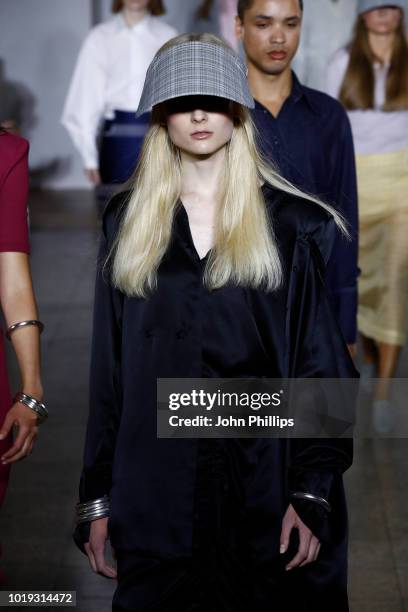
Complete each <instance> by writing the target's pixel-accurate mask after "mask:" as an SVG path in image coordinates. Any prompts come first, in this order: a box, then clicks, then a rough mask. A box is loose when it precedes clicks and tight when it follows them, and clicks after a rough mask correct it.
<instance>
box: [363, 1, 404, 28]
mask: <svg viewBox="0 0 408 612" xmlns="http://www.w3.org/2000/svg"><path fill="white" fill-rule="evenodd" d="M363 19H364V23H365V26H366V28H367V30H368V31H369V32H372V33H373V34H383V35H387V34H392V33H394V32H396V30H397V29H398V27H399V25H400V23H401V19H402V11H401V9H400V8H398V7H395V6H386V7H383V8H378V9H374V10H372V11H368V12H367V13H363Z"/></svg>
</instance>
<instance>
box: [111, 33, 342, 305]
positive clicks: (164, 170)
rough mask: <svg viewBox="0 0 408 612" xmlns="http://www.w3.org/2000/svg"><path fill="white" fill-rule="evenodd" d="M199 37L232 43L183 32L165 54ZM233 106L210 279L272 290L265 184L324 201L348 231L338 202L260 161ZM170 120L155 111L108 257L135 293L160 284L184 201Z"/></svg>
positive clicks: (273, 260) (120, 281)
mask: <svg viewBox="0 0 408 612" xmlns="http://www.w3.org/2000/svg"><path fill="white" fill-rule="evenodd" d="M196 40H197V41H201V42H210V43H214V44H218V45H224V46H225V45H226V43H224V41H222V40H221V39H220V38H218V37H217V36H214V35H212V34H183V35H181V36H177V37H176V38H174V39H172V40H171V41H169V42H167V43H166V44H165V45H164V46H163V47H162V48H161V49H160V50H159V51H158V53H161V52H162V51H163V50H164V49H167V48H169V46H172V45H177V44H181V43H184V42H188V41H196ZM232 108H233V119H234V129H233V133H232V137H231V140H230V141H229V142H228V143H227V145H226V155H225V171H224V173H223V176H224V180H223V184H222V185H220V190H219V203H220V205H219V208H218V211H217V215H218V216H217V220H216V234H215V241H214V247H213V248H212V249H211V251H210V255H209V257H208V260H207V262H206V267H205V271H204V283H205V285H206V286H207V288H208V289H210V290H213V289H218V288H220V287H222V286H224V285H226V284H227V283H233V284H238V285H245V286H249V287H254V288H256V287H263V288H264V289H265V290H267V291H272V290H274V289H277V288H278V287H279V286H280V285H281V282H282V267H281V263H280V257H279V252H278V248H277V245H276V240H275V238H274V233H273V228H271V227H270V223H269V220H268V216H267V211H266V205H265V200H264V196H263V193H262V189H261V186H262V183H264V182H265V183H268V184H269V185H271V186H272V187H275V188H277V189H280V190H282V191H284V192H286V193H289V194H292V195H294V196H298V197H302V198H306V199H308V200H310V201H311V202H314V203H316V204H319V205H320V206H321V207H322V208H324V209H325V210H327V211H328V212H329V213H330V214H331V215H333V217H334V218H335V221H336V223H337V224H338V226H339V227H340V228H341V229H342V231H343V232H344V233H345V234H347V229H346V226H345V222H344V220H343V218H342V217H341V215H339V214H338V213H337V212H336V211H335V210H334V209H333V208H332V207H331V206H329V205H328V204H325V203H323V202H321V201H320V200H318V199H317V198H315V197H314V196H311V195H309V194H306V193H304V192H302V191H300V190H299V189H297V188H296V187H294V186H293V185H291V184H290V183H289V182H288V181H286V180H285V179H284V178H283V177H281V176H280V175H279V173H278V172H277V171H276V170H274V169H273V168H272V167H271V166H270V165H269V164H267V163H266V162H265V161H264V160H263V159H262V158H261V155H260V153H259V151H258V149H257V146H256V143H255V135H254V127H253V124H252V120H251V118H250V114H249V111H248V110H247V109H246V108H245V107H243V106H241V105H240V104H236V103H233V104H232ZM164 119H165V114H164V109H163V107H162V106H161V105H158V106H157V107H155V108H154V109H153V112H152V119H151V125H150V128H149V130H148V133H147V135H146V138H145V141H144V144H143V148H142V151H141V155H140V159H139V163H138V165H137V168H136V170H135V173H134V175H133V177H132V178H131V180H130V184H131V191H130V195H129V198H128V199H127V202H126V204H127V207H126V211H125V212H124V215H123V218H122V221H121V224H120V228H119V231H118V234H117V237H116V240H115V242H114V245H113V247H112V250H111V253H110V255H109V257H113V258H114V259H113V268H112V281H113V284H114V286H115V287H117V288H118V289H119V290H121V291H122V292H123V293H125V294H126V295H128V296H138V297H146V296H147V294H148V293H149V292H151V291H154V290H155V289H156V286H157V270H158V267H159V265H160V262H161V261H162V258H163V256H164V254H165V253H166V251H167V250H168V248H169V244H170V240H171V235H172V225H173V218H174V214H175V210H176V207H177V204H179V200H180V195H181V160H180V152H179V149H178V148H177V147H176V146H175V145H174V144H173V143H172V141H171V140H170V138H169V135H168V131H167V127H166V125H165V120H164ZM109 257H108V259H109Z"/></svg>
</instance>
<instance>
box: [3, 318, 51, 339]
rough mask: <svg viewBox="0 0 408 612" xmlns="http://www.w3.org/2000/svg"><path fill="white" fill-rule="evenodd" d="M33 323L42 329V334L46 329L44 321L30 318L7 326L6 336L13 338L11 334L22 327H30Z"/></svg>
mask: <svg viewBox="0 0 408 612" xmlns="http://www.w3.org/2000/svg"><path fill="white" fill-rule="evenodd" d="M31 325H35V326H36V327H38V328H39V329H40V334H41V332H42V331H43V329H44V323H42V322H41V321H38V320H37V319H30V320H29V321H20V322H19V323H13V325H10V327H8V328H7V331H6V338H7V339H8V340H11V334H12V333H13V332H14V331H16V329H20V327H30V326H31Z"/></svg>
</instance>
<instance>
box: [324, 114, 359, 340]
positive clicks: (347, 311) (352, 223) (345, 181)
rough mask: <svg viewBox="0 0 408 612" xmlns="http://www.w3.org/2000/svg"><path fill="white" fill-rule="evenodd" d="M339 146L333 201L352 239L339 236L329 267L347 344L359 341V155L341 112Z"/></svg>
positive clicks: (329, 283)
mask: <svg viewBox="0 0 408 612" xmlns="http://www.w3.org/2000/svg"><path fill="white" fill-rule="evenodd" d="M337 143H338V146H337V147H336V148H335V154H336V157H335V159H334V160H333V164H332V168H333V176H332V180H331V184H332V193H331V196H330V197H331V199H332V201H333V202H335V203H336V208H337V210H339V211H340V212H341V213H342V215H343V216H344V218H345V219H346V221H347V222H348V229H349V232H350V236H351V240H350V241H349V240H347V239H346V238H344V237H343V236H342V235H341V234H339V233H337V236H336V239H335V244H334V248H333V251H332V255H331V257H330V260H329V262H328V265H327V282H328V288H329V292H330V296H331V299H332V303H333V306H334V311H335V313H336V315H337V317H338V319H339V323H340V329H341V330H342V332H343V336H344V338H345V340H346V342H347V344H354V343H355V342H356V338H357V278H358V274H359V269H358V264H357V259H358V203H357V176H356V165H355V154H354V145H353V137H352V134H351V127H350V122H349V119H348V117H347V115H346V113H345V112H344V111H343V110H342V109H341V113H340V115H339V120H338V138H337Z"/></svg>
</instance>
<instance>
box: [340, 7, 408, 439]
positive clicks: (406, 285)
mask: <svg viewBox="0 0 408 612" xmlns="http://www.w3.org/2000/svg"><path fill="white" fill-rule="evenodd" d="M358 9H359V17H358V20H357V23H356V27H355V31H354V35H353V38H352V40H351V43H350V44H349V46H348V47H346V48H343V49H340V50H339V51H338V53H336V55H335V56H334V57H333V59H332V61H331V64H330V67H329V93H330V94H332V95H334V96H337V97H338V98H339V100H340V101H341V102H343V104H344V106H345V107H346V109H347V110H348V113H349V117H350V121H351V127H352V131H353V136H354V143H355V149H356V153H357V177H358V190H359V215H360V254H359V265H360V268H361V276H360V280H359V310H358V327H359V330H360V332H361V334H362V339H363V349H364V361H365V364H364V366H363V368H362V374H363V378H364V379H366V380H367V379H368V378H369V376H373V375H374V374H376V375H377V377H378V378H379V381H378V383H377V386H376V389H375V393H374V413H373V417H374V425H375V428H376V429H377V430H378V431H380V432H387V431H389V430H390V429H391V428H392V425H393V415H392V411H391V406H390V402H389V394H390V380H391V378H392V377H393V376H394V375H395V372H396V368H397V364H398V357H399V354H400V351H401V348H402V347H403V346H404V344H405V342H406V340H407V331H408V303H407V301H408V240H407V236H408V199H407V194H408V42H407V38H406V35H405V31H404V21H403V13H404V10H405V11H407V10H408V2H407V0H392V1H391V2H386V3H385V2H384V0H359V5H358Z"/></svg>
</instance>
